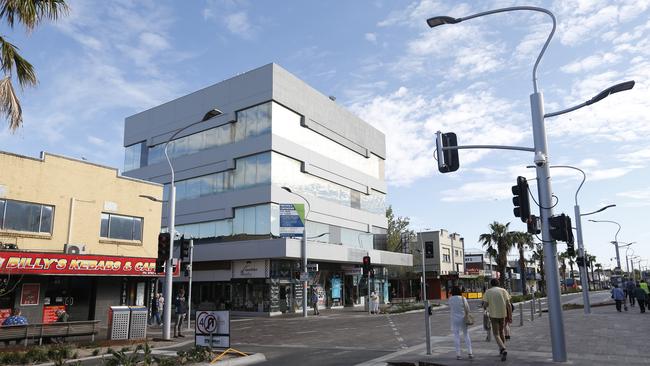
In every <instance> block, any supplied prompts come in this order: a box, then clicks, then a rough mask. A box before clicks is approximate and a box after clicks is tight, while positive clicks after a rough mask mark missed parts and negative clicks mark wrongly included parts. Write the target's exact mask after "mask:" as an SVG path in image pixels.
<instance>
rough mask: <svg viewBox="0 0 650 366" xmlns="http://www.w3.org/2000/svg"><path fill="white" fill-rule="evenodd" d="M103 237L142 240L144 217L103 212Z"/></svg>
mask: <svg viewBox="0 0 650 366" xmlns="http://www.w3.org/2000/svg"><path fill="white" fill-rule="evenodd" d="M99 236H101V237H102V238H109V239H120V240H138V241H141V240H142V218H140V217H132V216H122V215H114V214H108V213H102V222H101V227H100V234H99Z"/></svg>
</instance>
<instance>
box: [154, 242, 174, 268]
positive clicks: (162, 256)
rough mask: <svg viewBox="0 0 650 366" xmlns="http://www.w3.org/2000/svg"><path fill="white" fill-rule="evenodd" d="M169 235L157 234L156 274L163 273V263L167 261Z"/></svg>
mask: <svg viewBox="0 0 650 366" xmlns="http://www.w3.org/2000/svg"><path fill="white" fill-rule="evenodd" d="M170 240H171V235H169V233H160V234H158V258H156V273H163V272H164V271H165V261H167V259H169V241H170Z"/></svg>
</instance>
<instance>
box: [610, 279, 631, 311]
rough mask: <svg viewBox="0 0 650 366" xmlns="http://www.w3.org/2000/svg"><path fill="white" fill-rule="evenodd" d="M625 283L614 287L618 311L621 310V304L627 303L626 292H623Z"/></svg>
mask: <svg viewBox="0 0 650 366" xmlns="http://www.w3.org/2000/svg"><path fill="white" fill-rule="evenodd" d="M622 287H623V284H620V285H619V287H614V288H613V289H612V299H614V301H615V302H616V311H618V312H619V313H620V312H621V305H625V304H624V302H625V292H623V288H622ZM625 311H627V305H625Z"/></svg>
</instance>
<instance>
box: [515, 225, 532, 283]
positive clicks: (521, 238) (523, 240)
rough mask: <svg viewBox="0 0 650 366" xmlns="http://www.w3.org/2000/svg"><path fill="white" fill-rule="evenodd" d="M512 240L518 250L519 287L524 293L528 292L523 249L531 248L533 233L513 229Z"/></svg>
mask: <svg viewBox="0 0 650 366" xmlns="http://www.w3.org/2000/svg"><path fill="white" fill-rule="evenodd" d="M512 236H513V240H514V242H515V245H516V246H517V250H519V268H520V272H521V288H522V292H523V294H524V295H527V294H528V289H526V257H524V250H526V249H527V248H532V245H533V235H532V234H529V233H525V232H522V231H515V232H513V233H512Z"/></svg>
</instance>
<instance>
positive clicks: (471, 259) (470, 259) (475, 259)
mask: <svg viewBox="0 0 650 366" xmlns="http://www.w3.org/2000/svg"><path fill="white" fill-rule="evenodd" d="M465 263H483V256H482V255H465Z"/></svg>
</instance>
